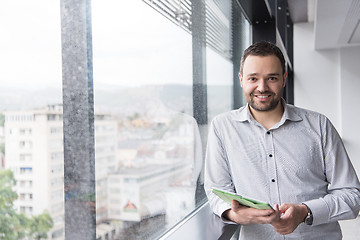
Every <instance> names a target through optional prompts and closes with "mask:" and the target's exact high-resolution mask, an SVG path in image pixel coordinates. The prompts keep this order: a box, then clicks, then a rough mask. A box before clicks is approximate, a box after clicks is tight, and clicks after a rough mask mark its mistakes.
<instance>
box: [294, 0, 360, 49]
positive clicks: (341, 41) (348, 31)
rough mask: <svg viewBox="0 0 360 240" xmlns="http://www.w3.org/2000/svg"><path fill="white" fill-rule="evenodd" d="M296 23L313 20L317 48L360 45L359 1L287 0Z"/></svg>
mask: <svg viewBox="0 0 360 240" xmlns="http://www.w3.org/2000/svg"><path fill="white" fill-rule="evenodd" d="M288 4H289V11H290V15H291V18H292V20H293V22H294V23H301V22H312V21H314V30H315V33H314V34H315V49H318V50H320V49H331V48H341V47H349V46H360V0H288Z"/></svg>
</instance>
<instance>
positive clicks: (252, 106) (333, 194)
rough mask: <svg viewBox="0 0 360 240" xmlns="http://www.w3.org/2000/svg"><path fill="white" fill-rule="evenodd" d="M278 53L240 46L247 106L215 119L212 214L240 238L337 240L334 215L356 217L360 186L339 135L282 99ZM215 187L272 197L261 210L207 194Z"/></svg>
mask: <svg viewBox="0 0 360 240" xmlns="http://www.w3.org/2000/svg"><path fill="white" fill-rule="evenodd" d="M286 76H287V73H286V71H285V59H284V56H283V55H282V53H281V50H280V49H279V48H278V47H276V46H275V45H274V44H272V43H268V42H259V43H255V44H253V45H252V46H250V47H249V48H248V49H246V50H245V52H244V54H243V57H242V59H241V66H240V74H239V78H240V82H241V87H242V89H243V93H244V96H245V98H246V101H247V105H246V106H245V107H242V108H240V109H238V110H234V111H231V112H228V113H224V114H221V115H219V116H217V117H215V118H214V120H213V121H212V123H211V126H210V129H209V137H208V146H207V153H206V165H205V189H206V193H207V196H208V199H209V203H210V206H211V208H212V209H213V211H214V213H215V214H217V215H218V216H220V217H222V219H223V220H224V221H229V222H234V223H237V224H241V225H242V226H241V232H240V239H248V240H256V239H261V240H263V239H266V240H267V239H296V240H299V239H307V240H309V239H316V240H318V239H326V240H331V239H336V240H337V239H341V238H342V234H341V230H340V226H339V224H338V220H343V219H351V218H355V217H357V215H358V212H359V209H360V191H359V189H360V184H359V180H358V178H357V176H356V173H355V171H354V168H353V166H352V165H351V162H350V160H349V157H348V155H347V153H346V150H345V148H344V145H343V143H342V140H341V138H340V136H339V134H338V133H337V132H336V130H335V128H334V127H333V125H332V124H331V123H330V121H329V120H328V119H327V118H326V117H325V116H323V115H321V114H319V113H316V112H313V111H309V110H305V109H301V108H297V107H294V106H292V105H288V104H286V102H285V101H284V100H283V99H282V98H281V96H282V93H283V88H284V86H285V82H286ZM212 187H216V188H220V189H223V190H226V191H230V192H236V193H237V194H240V195H243V196H247V197H250V198H254V199H258V200H261V201H264V202H269V203H270V204H271V205H272V206H273V209H271V210H258V209H254V208H248V207H245V206H241V205H240V204H239V203H237V202H236V201H232V205H231V207H230V206H229V205H228V204H227V203H225V202H224V201H223V200H221V199H220V198H219V197H217V196H216V195H215V194H213V193H212V192H211V188H212Z"/></svg>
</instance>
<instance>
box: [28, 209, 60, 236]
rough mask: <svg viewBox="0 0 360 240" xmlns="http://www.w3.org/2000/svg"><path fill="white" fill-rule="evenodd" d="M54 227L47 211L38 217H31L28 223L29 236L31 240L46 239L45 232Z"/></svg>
mask: <svg viewBox="0 0 360 240" xmlns="http://www.w3.org/2000/svg"><path fill="white" fill-rule="evenodd" d="M53 226H54V223H53V220H52V218H51V217H50V215H49V213H48V212H47V211H44V213H43V214H41V215H38V216H33V217H32V221H31V222H30V232H29V236H32V237H33V239H36V240H40V239H47V232H48V231H49V230H50V229H51V228H52V227H53Z"/></svg>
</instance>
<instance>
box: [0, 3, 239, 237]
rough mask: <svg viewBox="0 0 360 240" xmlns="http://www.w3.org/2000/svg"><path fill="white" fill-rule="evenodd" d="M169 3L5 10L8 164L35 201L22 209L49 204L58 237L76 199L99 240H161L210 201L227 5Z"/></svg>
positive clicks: (228, 95)
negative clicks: (205, 173) (210, 130)
mask: <svg viewBox="0 0 360 240" xmlns="http://www.w3.org/2000/svg"><path fill="white" fill-rule="evenodd" d="M170 2H171V1H148V0H134V1H115V0H101V1H96V0H94V1H92V6H91V11H89V12H91V15H87V14H88V12H86V11H85V10H84V12H81V11H83V8H79V7H77V6H75V5H74V3H73V2H72V1H68V0H62V1H61V9H59V6H58V3H56V2H52V1H46V0H34V1H31V3H29V2H28V1H25V0H17V1H12V2H9V3H1V4H0V29H1V30H2V32H3V33H4V36H5V37H2V38H1V39H0V50H1V51H0V52H1V53H2V54H1V56H0V60H1V61H2V63H3V65H4V66H5V67H4V68H2V69H1V72H0V73H1V74H2V76H3V77H4V78H5V79H9V81H6V86H2V89H1V90H0V97H2V96H3V95H1V93H2V91H4V92H7V93H11V94H9V95H7V96H8V99H7V102H6V107H7V109H5V108H4V107H1V106H0V111H1V112H2V111H4V115H5V116H6V118H5V119H6V121H5V126H4V128H5V131H4V132H5V135H6V136H5V150H6V151H5V152H6V154H7V155H6V159H7V161H6V164H5V168H7V169H13V170H14V174H15V175H14V176H15V179H17V180H19V181H18V184H19V187H20V188H21V191H22V192H19V200H31V201H33V202H36V203H37V204H34V206H29V204H27V205H26V206H20V207H19V210H20V211H21V212H24V213H27V214H30V215H31V214H33V213H38V212H42V211H43V210H45V208H47V207H48V206H49V209H47V210H48V211H49V214H50V216H51V217H52V219H53V220H54V222H55V224H54V227H53V228H52V229H50V230H49V234H48V236H49V237H51V239H64V236H65V234H64V231H65V229H68V230H67V231H69V232H68V233H69V234H72V233H71V231H72V230H71V227H72V226H69V225H67V228H65V225H66V224H65V223H68V222H70V221H69V217H71V214H74V215H73V217H74V218H75V217H77V216H80V215H81V214H82V213H81V211H75V210H74V211H72V209H71V208H68V205H70V203H71V201H75V200H79V202H81V204H84V209H85V210H83V212H84V214H85V215H86V214H88V213H89V214H88V215H91V214H93V213H96V226H95V225H94V228H93V229H86V230H88V231H87V232H88V233H89V236H90V235H91V234H93V233H94V232H95V230H96V231H97V232H99V233H100V232H101V236H100V238H101V239H106V238H111V237H112V236H114V235H116V236H117V237H118V239H121V237H123V238H125V237H129V238H135V237H136V238H139V239H153V238H157V237H159V236H161V235H162V234H164V233H165V232H166V231H168V230H169V229H171V228H172V227H173V226H174V225H176V224H177V223H178V222H179V221H181V220H182V219H183V218H184V217H185V216H186V215H188V214H190V213H191V212H192V211H194V210H195V209H196V208H197V207H199V206H200V205H201V204H202V203H203V202H204V201H206V197H205V194H204V192H203V189H202V175H201V171H202V168H203V159H204V150H205V145H206V140H205V139H206V135H207V127H208V123H209V122H210V121H211V119H212V118H213V116H214V115H216V114H218V113H220V112H223V111H228V110H230V109H231V108H232V103H233V99H232V98H233V96H232V95H233V94H232V89H233V88H234V84H233V76H232V72H233V64H234V63H233V62H232V60H231V58H232V49H231V47H232V42H231V39H232V32H231V31H232V30H231V1H230V0H228V1H215V0H207V1H205V2H206V5H204V1H190V0H179V1H176V4H175V5H171V3H170ZM84 4H85V5H86V4H88V2H87V3H84ZM192 4H194V5H192ZM161 6H167V8H164V7H163V8H161ZM86 7H89V8H90V6H88V5H86ZM65 9H66V10H65ZM202 10H204V11H202ZM78 12H81V13H83V15H82V14H77V13H78ZM204 12H206V14H205V16H202V15H201V14H202V13H204ZM59 13H61V14H62V15H61V17H60V16H59ZM75 13H76V14H75ZM85 15H86V19H78V18H77V19H73V18H76V17H79V16H85ZM195 15H196V16H197V17H200V20H194V19H195V18H194V19H191V18H192V17H194V16H195ZM60 19H62V23H61V22H60ZM5 22H6V23H7V24H4V23H5ZM91 22H92V32H88V31H87V30H88V29H89V28H87V27H86V24H88V23H91ZM8 23H9V24H8ZM61 24H62V25H61ZM67 24H68V25H67ZM72 24H73V25H72ZM82 24H84V25H82ZM191 24H193V25H191ZM74 25H76V26H75V28H76V29H75V30H74V29H71V26H74ZM61 26H62V28H61ZM219 26H220V27H219ZM205 29H206V31H205ZM68 32H70V34H67V33H68ZM84 33H85V35H86V34H88V35H87V37H86V40H85V41H84V42H82V41H83V39H82V36H83V35H82V34H84ZM202 33H206V35H202ZM219 33H220V35H221V38H219V39H218V38H217V36H219ZM61 34H62V35H61ZM90 34H91V35H90ZM24 36H25V37H24ZM60 36H62V39H63V42H61V39H60ZM90 39H91V40H92V42H91V41H88V40H90ZM199 39H200V40H201V41H199V42H198V40H199ZM74 42H77V43H79V42H81V44H78V45H76V46H75V47H74V48H71V45H74ZM196 44H199V45H196ZM69 46H70V47H69ZM84 46H85V47H84ZM73 50H74V51H73ZM91 50H93V51H91ZM61 51H62V52H61ZM72 54H73V55H72ZM92 54H93V56H92ZM62 59H63V62H61V60H62ZM92 60H93V61H92ZM19 68H21V70H22V71H18V69H19ZM198 71H199V72H200V73H199V72H198ZM62 78H63V79H62ZM84 79H85V81H83V80H84ZM62 80H63V82H64V84H63V85H62ZM62 89H63V91H62ZM92 94H94V95H93V96H94V98H92ZM0 99H1V98H0ZM29 99H33V101H30V100H29ZM63 99H64V102H63ZM219 99H221V100H219ZM92 103H93V105H92ZM5 110H6V111H5ZM64 150H65V152H64ZM71 159H75V160H76V161H74V162H71ZM63 173H64V178H65V180H67V181H65V184H68V185H66V186H65V187H66V188H65V191H64V178H63ZM83 173H85V174H83ZM77 174H78V176H80V177H79V178H78V179H76V177H77ZM84 179H85V180H84ZM88 179H90V182H89V184H88V185H91V186H92V184H93V185H94V188H95V190H92V188H91V187H89V190H88V189H86V190H84V189H81V186H85V185H86V184H87V182H86V183H85V184H84V185H81V184H83V182H82V181H86V180H88ZM73 180H74V182H71V181H73ZM77 180H78V181H77ZM72 183H73V184H72ZM39 186H41V187H39ZM79 186H80V187H79ZM77 187H79V189H78V188H77ZM83 190H84V191H83ZM18 191H20V190H18ZM64 195H65V196H64ZM64 197H65V199H66V200H65V201H68V202H67V203H68V204H67V205H65V207H64V202H63V199H64ZM38 201H41V203H40V202H39V203H38ZM95 202H96V204H95ZM30 204H33V203H32V202H30ZM17 206H18V205H17ZM75 209H76V208H75ZM92 219H94V218H92ZM92 219H91V221H92ZM79 223H80V222H79ZM83 226H86V224H83ZM83 226H78V225H74V229H75V230H74V231H73V232H76V230H79V232H80V229H79V228H78V229H76V228H77V227H83ZM69 229H70V230H69ZM74 234H75V233H74ZM93 235H94V234H93ZM93 235H91V237H89V238H87V236H86V235H83V236H82V237H84V238H87V239H91V238H93ZM69 236H71V235H69ZM96 238H99V236H96ZM74 239H78V238H76V237H74Z"/></svg>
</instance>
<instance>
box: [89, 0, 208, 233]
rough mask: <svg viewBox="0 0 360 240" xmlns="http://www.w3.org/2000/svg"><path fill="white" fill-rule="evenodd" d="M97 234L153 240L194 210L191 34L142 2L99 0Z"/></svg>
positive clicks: (196, 157)
mask: <svg viewBox="0 0 360 240" xmlns="http://www.w3.org/2000/svg"><path fill="white" fill-rule="evenodd" d="M92 7H93V11H92V15H93V49H94V90H95V115H96V117H95V148H96V152H95V162H96V194H97V196H96V201H97V206H96V207H97V208H96V213H97V216H96V220H97V238H98V239H99V238H103V239H105V237H106V234H109V236H110V235H111V234H112V233H111V232H113V233H114V234H115V235H116V239H154V238H156V237H157V236H159V235H161V234H163V233H164V232H165V231H166V230H168V229H169V228H170V227H172V226H173V225H174V224H175V223H177V222H178V221H180V220H181V219H182V218H183V217H184V216H186V215H187V214H189V213H190V212H191V211H193V210H194V209H195V190H196V189H195V187H196V181H197V177H198V175H199V173H200V170H201V167H202V166H201V162H202V161H201V160H202V152H201V147H200V146H201V143H200V137H199V131H198V127H197V124H196V121H195V120H194V118H193V117H192V55H191V54H192V48H191V47H192V43H191V35H190V34H189V33H187V32H186V31H184V30H183V29H182V28H180V27H179V26H177V25H175V24H174V23H173V22H171V21H169V20H168V19H166V18H165V17H164V16H162V15H161V14H159V13H158V12H156V11H155V10H154V9H153V8H151V7H150V6H149V5H147V4H146V3H144V2H143V1H140V0H137V1H121V2H119V1H114V0H112V1H111V0H106V1H104V0H101V1H93V4H92Z"/></svg>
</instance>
